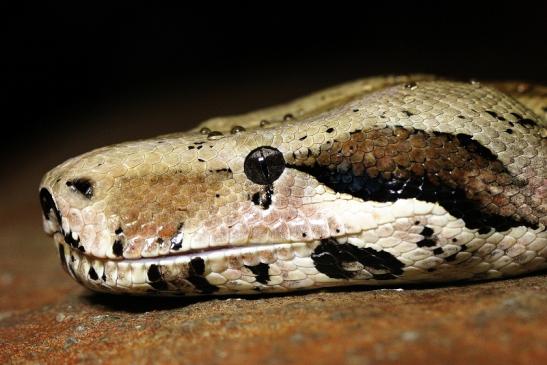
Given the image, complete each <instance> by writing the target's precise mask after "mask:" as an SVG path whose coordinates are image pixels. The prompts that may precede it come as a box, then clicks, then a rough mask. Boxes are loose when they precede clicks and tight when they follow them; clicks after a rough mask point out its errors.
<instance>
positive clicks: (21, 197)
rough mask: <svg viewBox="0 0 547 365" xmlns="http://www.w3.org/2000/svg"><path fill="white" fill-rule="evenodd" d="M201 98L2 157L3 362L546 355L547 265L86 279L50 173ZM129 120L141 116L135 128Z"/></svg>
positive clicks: (451, 359)
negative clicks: (504, 270)
mask: <svg viewBox="0 0 547 365" xmlns="http://www.w3.org/2000/svg"><path fill="white" fill-rule="evenodd" d="M300 91H301V90H296V91H294V94H295V95H297V94H299V93H300ZM222 95H228V96H230V97H231V98H232V99H231V100H225V98H224V96H223V97H221V96H222ZM252 97H255V99H254V100H255V102H254V104H253V102H249V103H247V104H246V105H245V106H243V107H241V110H236V109H229V108H224V109H223V108H222V105H224V106H225V105H228V104H230V102H231V101H232V100H235V99H238V98H240V99H241V100H250V98H252ZM195 99H199V100H210V101H211V102H210V103H211V104H210V105H208V108H207V109H206V110H207V111H208V113H210V114H212V115H215V114H222V113H226V112H234V111H244V110H246V109H251V108H252V107H255V106H258V105H265V104H267V103H265V102H263V101H264V100H271V98H269V97H266V95H262V96H260V95H259V96H256V95H255V94H254V93H253V90H252V89H247V93H246V94H245V93H244V94H241V93H240V94H237V95H236V94H233V93H229V92H221V91H219V92H218V95H217V96H216V97H215V96H214V95H211V94H208V95H201V96H200V95H197V96H195ZM195 99H190V100H189V101H187V102H186V104H184V105H182V106H181V108H180V109H181V110H184V111H185V113H187V114H186V115H177V117H176V118H171V119H169V122H165V119H162V118H160V117H158V116H154V118H150V115H147V114H146V113H142V112H141V111H137V112H135V113H133V114H131V115H127V114H123V113H121V114H120V113H119V112H118V114H116V112H113V113H112V115H111V116H109V117H104V118H103V119H102V122H100V124H97V123H92V122H89V121H87V122H86V121H84V122H82V121H80V124H77V126H76V125H75V127H74V128H73V129H72V130H68V131H63V134H60V135H59V136H57V139H56V140H50V139H45V140H44V141H42V142H41V144H40V145H36V146H33V147H32V148H33V149H29V148H31V147H30V146H28V147H27V148H25V149H20V150H18V151H17V153H18V154H20V155H21V156H20V158H19V159H14V158H13V157H12V156H10V157H9V159H8V161H3V162H2V164H1V165H2V166H1V168H3V169H5V170H3V171H2V174H1V175H2V179H0V180H1V181H0V191H2V192H3V196H2V205H0V363H73V362H84V363H101V362H102V363H123V364H127V363H136V364H139V363H157V362H163V363H173V362H180V363H188V364H238V365H241V364H254V363H261V364H288V363H301V364H306V363H312V364H322V363H325V364H327V363H346V364H383V363H391V364H424V363H427V364H433V363H439V364H448V363H451V364H469V363H478V364H539V363H547V346H545V344H546V343H547V330H546V328H547V285H546V282H547V275H545V274H540V275H535V276H530V277H524V278H519V279H513V280H506V281H497V282H489V283H481V284H475V285H467V286H444V287H436V288H405V290H402V291H400V290H369V291H366V290H344V291H324V292H312V293H306V294H301V295H291V296H274V297H252V298H249V297H247V298H221V299H218V298H217V299H215V298H212V299H204V300H188V299H186V300H168V299H161V298H159V299H158V298H155V299H153V300H152V299H148V300H147V299H143V298H131V297H111V296H98V295H94V294H91V293H89V292H88V291H86V290H85V289H82V288H80V287H79V286H78V285H77V284H76V283H74V282H73V281H72V280H71V279H70V278H69V277H68V275H66V274H65V273H64V272H63V271H62V270H61V267H60V264H59V262H58V257H57V255H56V250H55V247H54V245H53V243H52V240H51V239H50V238H48V237H46V236H45V235H43V234H42V231H41V220H40V210H39V204H38V196H37V195H38V191H37V186H38V182H39V179H40V177H41V175H42V174H43V173H44V172H45V171H46V170H47V169H48V168H51V167H52V166H54V165H55V164H56V163H59V162H61V161H62V160H63V159H65V158H68V157H70V156H71V155H75V154H77V153H81V152H84V151H85V150H87V149H90V148H92V147H95V146H100V145H101V144H107V143H112V142H115V141H121V140H124V139H131V138H138V137H144V136H147V135H153V134H160V133H165V132H167V131H169V130H172V131H174V130H177V129H184V126H181V127H177V125H178V124H177V123H179V122H178V121H180V120H185V118H190V117H191V119H192V120H193V121H197V120H199V119H201V118H203V117H205V116H207V115H205V114H203V110H205V109H204V107H203V105H200V104H195ZM280 99H281V98H278V99H277V100H280ZM257 100H260V102H256V101H257ZM215 101H216V103H217V104H216V109H215ZM222 103H224V104H222ZM193 104H195V105H193ZM251 104H253V105H251ZM192 105H193V106H192ZM239 105H241V104H239ZM192 107H193V108H194V109H192ZM200 113H201V114H200ZM120 120H121V121H124V120H125V121H127V120H131V121H132V124H131V125H132V128H129V129H128V128H124V127H123V126H124V124H123V122H120ZM150 120H154V121H158V120H163V121H164V122H163V124H161V123H159V122H157V123H156V122H155V124H153V125H152V124H151V123H150ZM158 125H161V126H162V128H163V129H154V128H156V127H157V126H158ZM105 126H108V128H106V127H105ZM84 137H85V138H84ZM44 151H46V152H47V153H44Z"/></svg>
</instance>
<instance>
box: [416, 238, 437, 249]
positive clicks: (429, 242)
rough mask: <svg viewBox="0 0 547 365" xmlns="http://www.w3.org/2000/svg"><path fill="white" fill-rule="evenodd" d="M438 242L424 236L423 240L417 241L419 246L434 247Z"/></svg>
mask: <svg viewBox="0 0 547 365" xmlns="http://www.w3.org/2000/svg"><path fill="white" fill-rule="evenodd" d="M436 244H437V242H436V241H435V240H433V239H431V238H424V239H423V240H421V241H418V242H416V246H418V247H433V246H435V245H436Z"/></svg>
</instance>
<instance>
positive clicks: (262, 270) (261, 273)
mask: <svg viewBox="0 0 547 365" xmlns="http://www.w3.org/2000/svg"><path fill="white" fill-rule="evenodd" d="M245 267H246V268H247V269H249V270H251V272H252V273H253V274H255V275H256V281H258V282H259V283H262V284H268V280H270V274H269V273H268V270H269V269H270V265H268V264H265V263H263V262H261V263H260V264H258V265H252V266H251V265H245Z"/></svg>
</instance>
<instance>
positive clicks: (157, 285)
mask: <svg viewBox="0 0 547 365" xmlns="http://www.w3.org/2000/svg"><path fill="white" fill-rule="evenodd" d="M148 285H150V286H151V287H152V288H154V289H156V290H167V283H166V282H165V281H163V280H159V281H154V282H151V283H148Z"/></svg>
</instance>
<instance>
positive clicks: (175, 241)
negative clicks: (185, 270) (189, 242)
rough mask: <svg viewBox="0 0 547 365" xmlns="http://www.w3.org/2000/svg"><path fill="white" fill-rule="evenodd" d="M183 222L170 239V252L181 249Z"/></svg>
mask: <svg viewBox="0 0 547 365" xmlns="http://www.w3.org/2000/svg"><path fill="white" fill-rule="evenodd" d="M183 227H184V222H182V223H180V224H179V226H178V227H177V233H176V234H175V235H174V236H173V237H172V238H171V250H175V251H177V250H180V249H181V248H182V242H183V241H184V232H183V230H182V229H183Z"/></svg>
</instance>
